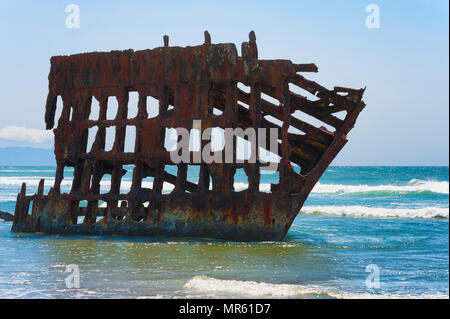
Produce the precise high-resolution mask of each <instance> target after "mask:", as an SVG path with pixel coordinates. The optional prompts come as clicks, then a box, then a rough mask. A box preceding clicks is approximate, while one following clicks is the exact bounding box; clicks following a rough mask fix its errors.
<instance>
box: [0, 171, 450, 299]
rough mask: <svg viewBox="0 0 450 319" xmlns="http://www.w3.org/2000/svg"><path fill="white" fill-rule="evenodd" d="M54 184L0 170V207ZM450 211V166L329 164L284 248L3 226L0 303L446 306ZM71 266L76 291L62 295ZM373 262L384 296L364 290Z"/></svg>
mask: <svg viewBox="0 0 450 319" xmlns="http://www.w3.org/2000/svg"><path fill="white" fill-rule="evenodd" d="M66 173H67V180H66V181H67V182H68V184H67V185H70V180H69V176H70V174H71V172H70V171H68V172H66ZM193 175H195V172H194V173H191V177H192V178H195V176H193ZM53 176H54V168H53V167H26V168H24V167H0V196H2V197H1V198H0V210H6V211H12V210H13V208H14V198H15V195H16V194H17V192H18V191H19V190H20V184H21V182H22V181H27V184H30V186H29V187H28V193H31V192H34V191H36V189H35V188H36V185H37V182H38V181H39V179H40V178H41V177H45V178H46V185H47V189H48V187H49V186H50V184H51V183H50V182H49V180H51V179H52V178H53ZM128 178H130V176H129V174H127V175H126V177H125V181H127V179H128ZM276 178H277V176H276V174H272V175H263V178H262V179H263V183H266V184H268V183H270V182H272V181H274V180H275V179H276ZM34 181H36V185H34ZM236 182H237V183H240V184H237V185H236V186H237V188H238V187H239V185H244V186H245V176H237V180H236ZM31 185H33V186H31ZM106 186H107V183H106ZM122 186H123V187H126V186H124V185H122ZM66 187H69V186H66ZM10 194H11V195H10ZM9 196H12V197H13V199H12V200H11V199H10V198H9ZM448 204H449V197H448V167H441V168H390V167H388V168H377V167H373V168H353V167H352V168H346V167H331V168H329V170H328V171H327V172H326V174H325V175H324V176H323V177H322V179H321V180H320V183H319V185H317V186H316V188H315V189H314V191H313V193H312V194H311V196H310V197H309V198H308V200H307V202H306V203H305V206H304V208H303V209H302V211H303V212H302V213H301V214H299V215H298V216H297V218H296V220H295V221H294V224H293V225H292V227H291V229H290V230H289V232H288V235H287V236H286V238H285V240H284V241H282V242H264V243H239V242H229V241H221V240H213V239H194V238H179V239H174V238H141V237H134V238H129V237H128V238H126V237H119V236H116V237H96V236H89V237H86V236H60V235H50V236H49V235H44V234H20V233H11V232H10V228H11V223H1V222H0V297H1V298H17V297H20V298H48V297H60V298H73V297H90V298H99V297H106V298H109V297H125V298H127V297H130V298H136V297H141V298H184V297H233V298H234V297H241V298H247V297H248V298H254V297H278V298H372V297H386V298H402V297H405V298H411V297H427V298H448V297H449V224H448V210H449V209H448ZM71 264H75V265H77V266H78V267H79V271H80V288H79V289H69V288H67V287H66V283H65V279H66V278H67V277H68V276H69V275H70V273H69V272H67V273H66V272H65V270H66V266H67V265H71ZM369 265H375V266H372V267H376V268H377V269H379V283H380V287H379V288H376V287H372V288H368V287H367V286H366V279H367V277H368V276H369V275H371V274H372V275H373V274H374V273H372V272H371V271H369V272H366V268H367V267H368V266H369ZM369 268H370V267H369ZM370 269H372V271H373V269H374V268H370ZM370 269H369V270H370Z"/></svg>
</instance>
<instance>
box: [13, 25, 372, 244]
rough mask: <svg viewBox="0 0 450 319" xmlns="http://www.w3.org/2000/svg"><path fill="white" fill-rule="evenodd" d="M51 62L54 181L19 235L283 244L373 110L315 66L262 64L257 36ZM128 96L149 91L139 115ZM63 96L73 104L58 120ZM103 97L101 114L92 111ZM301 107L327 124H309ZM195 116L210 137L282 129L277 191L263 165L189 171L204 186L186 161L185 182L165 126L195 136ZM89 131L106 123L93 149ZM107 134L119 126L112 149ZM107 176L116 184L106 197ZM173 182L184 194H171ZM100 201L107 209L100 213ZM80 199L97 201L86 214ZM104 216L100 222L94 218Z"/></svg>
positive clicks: (21, 221) (26, 205)
mask: <svg viewBox="0 0 450 319" xmlns="http://www.w3.org/2000/svg"><path fill="white" fill-rule="evenodd" d="M50 62H51V63H50V64H51V67H50V74H49V77H48V79H49V93H48V96H47V102H46V106H45V123H46V128H47V129H49V130H50V129H53V132H54V134H55V158H56V163H57V168H56V176H55V181H54V185H52V188H51V190H50V192H49V193H48V194H44V193H43V187H44V181H43V180H42V181H41V182H40V184H39V188H38V192H37V193H36V194H34V195H27V194H26V186H25V184H24V185H23V187H22V190H21V192H20V193H19V194H18V196H17V203H16V208H15V214H14V221H13V226H12V230H13V231H23V232H39V231H42V232H46V233H67V234H74V233H75V234H126V235H147V236H155V235H168V236H205V237H214V238H225V239H232V240H242V241H250V240H281V239H283V237H284V236H285V234H286V232H287V231H288V229H289V227H290V225H291V223H292V221H293V219H294V218H295V216H296V215H297V213H298V211H299V209H300V208H301V207H302V205H303V203H304V201H305V200H306V198H307V196H308V195H309V193H310V192H311V190H312V188H313V187H314V185H315V184H316V182H317V181H318V180H319V178H320V176H321V175H322V174H323V172H324V171H325V169H326V168H327V167H328V165H329V164H330V163H331V161H332V160H333V159H334V157H335V156H336V155H337V154H338V152H339V151H340V150H341V149H342V147H343V146H344V145H345V143H346V141H347V138H346V135H347V133H348V132H349V131H350V130H351V129H352V128H353V126H354V124H355V122H356V119H357V117H358V115H359V113H360V112H361V111H362V109H363V108H364V107H365V104H364V102H363V101H362V96H363V93H364V89H351V88H344V87H339V86H337V87H334V88H333V89H327V88H325V87H323V86H321V85H320V84H318V83H316V82H314V81H311V80H308V79H307V78H306V77H305V76H304V75H303V74H305V73H308V72H318V68H317V66H316V65H315V64H313V63H308V64H295V63H293V62H291V61H289V60H280V59H276V60H260V59H258V48H257V45H256V36H255V33H254V32H253V31H252V32H250V34H249V40H248V42H243V43H242V45H241V56H239V55H238V50H237V49H236V46H235V45H234V44H230V43H225V44H223V43H219V44H213V43H211V36H210V35H209V33H208V32H205V42H204V43H203V44H202V45H198V46H190V47H184V48H182V47H177V46H169V37H168V36H165V37H164V46H163V47H159V48H155V49H152V50H141V51H134V50H125V51H111V52H92V53H83V54H75V55H70V56H56V57H52V58H51V60H50ZM238 84H243V85H245V86H247V87H248V91H247V90H244V89H241V88H240V86H239V85H238ZM291 87H292V88H293V90H291ZM130 92H137V94H138V96H139V102H138V107H137V108H138V111H137V114H136V116H134V117H131V116H130V115H129V110H128V104H129V94H130ZM299 92H302V93H299ZM308 95H313V96H314V97H315V98H314V99H313V100H311V99H308ZM58 97H61V99H62V101H63V106H62V110H61V116H60V118H59V119H55V113H56V108H57V103H56V101H57V98H58ZM150 97H151V98H154V99H157V100H158V112H157V113H158V114H157V116H154V117H149V105H147V99H148V98H150ZM110 98H114V99H116V102H117V104H118V108H117V113H116V114H115V116H114V118H113V119H110V118H107V117H106V116H107V110H108V108H109V107H110V100H111V99H110ZM94 99H95V100H97V101H98V102H99V105H100V107H99V110H94V109H93V108H94V104H93V103H92V102H93V100H94ZM274 101H275V102H274ZM214 109H217V111H218V112H215V113H214V112H213V111H214ZM93 111H98V114H99V115H98V118H90V115H91V112H93ZM295 112H300V113H305V114H307V115H309V116H311V117H313V118H315V119H317V120H319V121H321V122H322V123H323V125H327V128H325V127H324V126H321V127H318V126H315V125H312V124H310V123H308V122H306V121H303V120H300V119H299V118H297V117H296V116H294V115H293V114H294V113H295ZM338 113H341V114H342V116H337V114H338ZM194 119H196V120H201V121H202V128H201V132H200V134H202V133H203V131H204V130H205V129H207V128H209V127H220V128H227V127H232V128H236V127H239V128H242V129H244V130H245V129H246V128H253V129H255V130H257V129H258V128H265V129H270V128H276V129H278V132H279V133H278V145H277V146H278V155H279V156H280V157H281V160H280V163H279V164H278V166H277V170H278V174H279V181H278V183H273V184H271V189H270V193H269V194H267V193H263V192H261V191H260V190H259V186H260V183H261V163H259V162H258V161H257V162H256V163H250V162H248V161H245V162H244V163H237V162H236V163H233V164H229V163H227V164H221V163H211V164H206V163H194V164H189V165H197V166H199V171H200V175H199V178H198V182H196V183H193V182H189V181H188V180H187V173H186V172H187V168H188V164H186V163H181V164H176V165H177V174H176V175H172V174H169V173H168V172H167V171H166V169H165V168H166V165H174V163H172V161H171V159H170V153H169V151H167V150H166V149H165V147H164V141H165V138H166V136H165V135H166V129H167V128H185V129H187V130H190V129H192V123H193V120H194ZM273 119H276V120H277V121H274V120H273ZM279 123H282V124H279ZM55 124H56V127H55ZM127 127H133V128H134V129H135V130H136V138H135V148H134V151H133V152H126V151H125V149H124V145H125V138H126V134H127ZM90 128H97V133H96V135H95V136H93V137H92V138H94V139H95V141H94V143H93V145H92V147H91V148H90V149H87V143H88V137H89V133H91V131H90ZM107 128H114V130H115V135H114V138H115V139H114V145H113V148H112V150H108V151H106V150H105V141H106V130H107ZM291 129H296V130H298V131H300V132H301V133H302V134H295V133H293V132H292V130H291ZM244 138H246V137H245V136H244ZM266 145H267V148H268V146H269V145H268V143H266ZM193 156H194V154H193V152H192V153H191V157H193ZM293 164H294V165H296V166H298V167H300V171H299V172H297V171H295V170H294V166H293ZM126 165H133V171H132V176H133V178H132V183H131V187H130V188H129V189H127V190H125V191H124V190H123V187H122V189H121V185H122V177H123V175H124V174H125V173H126V170H127V169H128V166H126ZM65 167H73V169H74V176H73V182H72V187H71V190H70V192H69V193H62V192H61V182H62V180H63V172H64V168H65ZM240 168H242V169H244V171H245V174H246V175H247V178H248V182H249V185H248V189H246V190H243V191H235V190H234V187H233V184H234V174H235V172H236V170H237V169H240ZM146 177H153V185H152V187H151V188H147V187H144V186H143V184H142V181H143V179H144V178H146ZM105 178H108V179H109V180H110V182H111V189H110V191H109V192H108V193H106V194H100V182H101V181H102V179H105ZM164 183H170V184H172V185H173V186H174V190H173V191H172V192H170V193H165V192H163V184H164ZM211 183H212V185H210V184H211ZM100 200H101V201H103V202H105V203H106V207H98V206H99V205H98V203H99V201H100ZM80 201H87V202H88V206H87V207H79V203H80ZM31 203H33V204H31ZM144 203H147V206H144ZM31 206H32V209H31V213H30V207H31ZM83 216H84V220H83V222H82V223H79V222H78V218H79V217H83ZM97 217H102V219H101V220H100V221H96V220H97Z"/></svg>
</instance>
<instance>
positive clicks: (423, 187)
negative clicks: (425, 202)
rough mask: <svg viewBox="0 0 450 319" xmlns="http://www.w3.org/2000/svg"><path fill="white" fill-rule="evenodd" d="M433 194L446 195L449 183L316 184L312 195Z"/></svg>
mask: <svg viewBox="0 0 450 319" xmlns="http://www.w3.org/2000/svg"><path fill="white" fill-rule="evenodd" d="M377 191H379V192H382V191H388V192H426V191H429V192H433V193H441V194H448V193H449V183H448V182H444V181H441V182H438V181H424V180H418V179H412V180H410V181H409V183H408V184H407V185H389V184H388V185H373V186H371V185H343V184H321V183H317V184H316V186H315V187H314V189H313V190H312V192H313V193H343V194H349V193H367V192H377Z"/></svg>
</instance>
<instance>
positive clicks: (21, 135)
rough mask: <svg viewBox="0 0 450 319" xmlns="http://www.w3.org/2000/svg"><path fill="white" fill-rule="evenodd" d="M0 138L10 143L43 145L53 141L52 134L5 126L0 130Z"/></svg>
mask: <svg viewBox="0 0 450 319" xmlns="http://www.w3.org/2000/svg"><path fill="white" fill-rule="evenodd" d="M0 138H1V139H5V140H10V141H19V142H29V143H44V142H46V141H48V140H51V139H53V132H52V131H51V130H49V131H46V130H38V129H34V128H27V127H22V126H5V127H4V128H2V129H0Z"/></svg>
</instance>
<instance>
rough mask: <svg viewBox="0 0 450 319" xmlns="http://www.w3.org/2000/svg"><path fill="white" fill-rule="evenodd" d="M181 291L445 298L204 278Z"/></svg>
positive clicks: (271, 295)
mask: <svg viewBox="0 0 450 319" xmlns="http://www.w3.org/2000/svg"><path fill="white" fill-rule="evenodd" d="M184 288H185V289H193V290H195V291H197V292H202V293H208V294H214V293H226V294H232V295H233V296H236V295H240V296H248V297H279V298H281V297H314V296H328V297H331V298H338V299H400V298H403V299H411V298H420V299H423V298H433V299H435V298H442V299H443V298H448V295H446V294H444V293H442V294H427V295H402V294H387V293H386V294H371V293H364V292H361V293H352V292H344V291H338V290H336V289H335V288H331V287H323V286H318V285H293V284H270V283H264V282H255V281H241V280H221V279H215V278H212V277H207V276H195V277H193V278H192V279H191V280H189V281H188V282H187V283H186V284H185V285H184Z"/></svg>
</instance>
